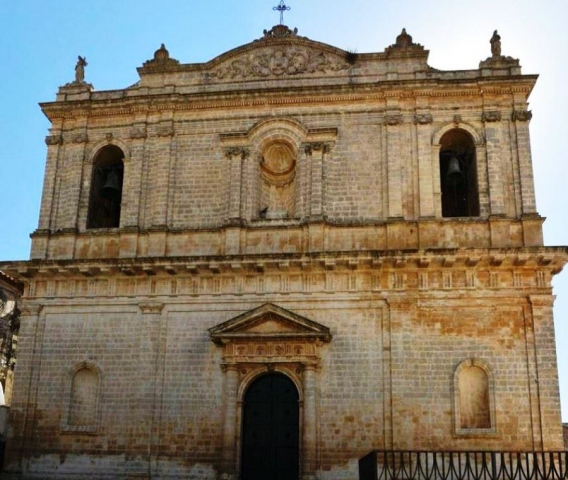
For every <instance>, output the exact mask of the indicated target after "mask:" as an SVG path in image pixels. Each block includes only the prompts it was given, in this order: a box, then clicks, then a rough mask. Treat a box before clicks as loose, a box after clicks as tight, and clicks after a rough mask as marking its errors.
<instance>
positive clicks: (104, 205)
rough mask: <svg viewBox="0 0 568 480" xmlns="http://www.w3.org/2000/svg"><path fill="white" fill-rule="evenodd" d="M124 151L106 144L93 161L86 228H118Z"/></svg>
mask: <svg viewBox="0 0 568 480" xmlns="http://www.w3.org/2000/svg"><path fill="white" fill-rule="evenodd" d="M123 158H124V153H123V151H122V150H121V149H120V148H119V147H117V146H116V145H107V146H105V147H103V148H101V150H100V151H99V153H98V154H97V156H96V157H95V160H94V162H93V173H92V176H91V194H90V200H89V213H88V217H87V228H118V227H119V226H120V208H121V202H122V184H123V179H124V163H123Z"/></svg>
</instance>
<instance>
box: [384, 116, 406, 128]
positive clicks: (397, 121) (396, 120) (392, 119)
mask: <svg viewBox="0 0 568 480" xmlns="http://www.w3.org/2000/svg"><path fill="white" fill-rule="evenodd" d="M402 123H403V119H402V115H401V114H400V113H396V114H390V115H385V118H384V120H383V125H386V126H390V127H394V126H396V125H402Z"/></svg>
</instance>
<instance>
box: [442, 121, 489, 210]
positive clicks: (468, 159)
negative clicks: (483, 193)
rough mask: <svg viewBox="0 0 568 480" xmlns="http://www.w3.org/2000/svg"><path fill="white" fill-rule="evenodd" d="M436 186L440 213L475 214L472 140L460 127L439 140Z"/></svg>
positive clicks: (477, 192)
mask: <svg viewBox="0 0 568 480" xmlns="http://www.w3.org/2000/svg"><path fill="white" fill-rule="evenodd" d="M439 163H440V190H441V192H442V216H443V217H476V216H479V189H478V182H477V161H476V155H475V143H474V141H473V139H472V137H471V135H470V134H469V133H467V132H466V131H464V130H461V129H454V130H450V131H449V132H447V133H446V134H445V135H444V136H443V137H442V138H441V140H440V162H439Z"/></svg>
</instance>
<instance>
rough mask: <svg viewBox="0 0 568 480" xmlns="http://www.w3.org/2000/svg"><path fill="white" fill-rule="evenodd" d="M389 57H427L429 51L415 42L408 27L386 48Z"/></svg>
mask: <svg viewBox="0 0 568 480" xmlns="http://www.w3.org/2000/svg"><path fill="white" fill-rule="evenodd" d="M385 53H386V54H387V56H388V57H393V58H409V57H427V56H428V51H427V50H424V47H423V46H422V45H420V44H419V43H414V42H413V40H412V36H410V35H409V34H408V33H407V32H406V28H403V29H402V32H400V35H398V36H397V37H396V42H395V43H394V44H392V45H390V46H389V47H387V48H386V49H385Z"/></svg>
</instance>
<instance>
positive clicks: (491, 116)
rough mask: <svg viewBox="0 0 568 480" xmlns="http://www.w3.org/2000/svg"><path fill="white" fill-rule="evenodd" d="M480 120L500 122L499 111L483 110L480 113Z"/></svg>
mask: <svg viewBox="0 0 568 480" xmlns="http://www.w3.org/2000/svg"><path fill="white" fill-rule="evenodd" d="M481 121H482V122H483V123H485V122H487V123H491V122H500V121H501V112H497V111H493V112H483V114H482V115H481Z"/></svg>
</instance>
